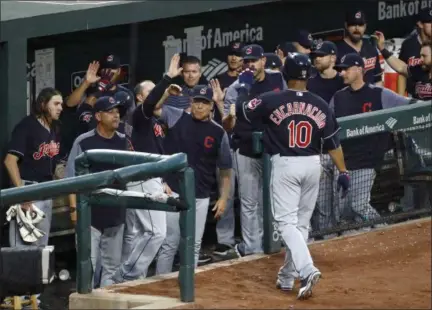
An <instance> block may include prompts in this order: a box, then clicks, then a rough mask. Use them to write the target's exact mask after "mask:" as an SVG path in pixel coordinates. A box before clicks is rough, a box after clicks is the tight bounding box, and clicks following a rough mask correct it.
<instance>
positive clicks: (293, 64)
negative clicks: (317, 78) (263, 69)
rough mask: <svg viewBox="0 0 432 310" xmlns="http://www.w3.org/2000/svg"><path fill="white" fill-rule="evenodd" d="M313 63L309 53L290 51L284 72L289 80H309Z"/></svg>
mask: <svg viewBox="0 0 432 310" xmlns="http://www.w3.org/2000/svg"><path fill="white" fill-rule="evenodd" d="M311 68H312V63H311V60H310V58H309V56H308V55H305V54H301V53H288V55H287V57H286V59H285V63H284V66H283V68H282V74H283V76H284V78H285V80H286V81H288V80H307V79H308V78H309V76H310V73H311Z"/></svg>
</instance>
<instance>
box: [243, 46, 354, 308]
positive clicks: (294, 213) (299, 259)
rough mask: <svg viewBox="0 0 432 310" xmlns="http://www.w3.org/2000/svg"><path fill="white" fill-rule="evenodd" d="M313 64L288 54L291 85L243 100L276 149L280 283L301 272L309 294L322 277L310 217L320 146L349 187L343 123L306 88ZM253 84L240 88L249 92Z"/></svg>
mask: <svg viewBox="0 0 432 310" xmlns="http://www.w3.org/2000/svg"><path fill="white" fill-rule="evenodd" d="M310 70H311V62H310V59H309V57H308V56H307V55H304V54H298V53H294V54H289V55H288V56H287V58H286V60H285V64H284V67H283V71H282V72H283V74H284V78H285V79H286V81H287V83H288V89H287V90H284V91H281V92H274V91H272V92H267V93H265V94H262V95H260V96H258V97H257V98H254V99H252V100H250V101H249V102H247V101H246V104H244V114H245V118H246V119H247V120H248V121H249V122H251V123H255V122H260V123H262V124H263V125H264V135H263V143H264V148H265V152H267V153H269V154H270V155H271V162H272V175H271V182H270V184H271V189H270V191H271V194H270V195H271V197H272V212H273V216H274V219H275V221H276V223H277V225H278V230H279V233H280V235H281V236H282V239H283V241H284V243H285V244H286V255H285V263H284V265H283V266H282V268H281V269H280V270H279V274H278V279H277V286H278V287H279V288H280V289H283V290H291V289H292V288H293V285H294V280H295V278H296V277H297V273H298V275H299V276H300V279H301V287H300V290H299V292H298V298H299V299H307V298H309V297H310V296H311V295H312V289H313V287H314V286H315V285H316V284H317V282H318V280H319V278H320V277H321V273H320V271H319V270H318V269H317V268H316V267H315V266H314V263H313V260H312V257H311V255H310V252H309V250H308V247H307V243H306V242H307V239H308V228H309V222H310V219H311V216H312V213H313V210H314V207H315V203H316V200H317V195H318V187H319V179H320V174H321V165H320V154H321V148H324V149H325V150H327V151H328V152H329V154H330V156H331V158H332V159H333V161H334V163H335V165H336V166H337V168H338V170H339V171H340V172H341V174H340V176H339V178H338V186H339V187H342V188H343V195H345V194H346V192H347V191H348V189H349V177H348V173H347V170H346V168H345V163H344V157H343V152H342V148H341V147H340V143H339V139H338V136H337V132H338V131H339V126H338V124H337V121H336V118H335V117H334V115H333V113H332V111H331V110H330V109H329V106H328V104H327V103H326V102H325V101H324V100H322V99H321V98H320V97H318V96H317V95H314V94H312V93H310V92H308V91H307V90H306V84H307V80H308V78H309V74H310ZM248 88H249V87H248V85H247V84H244V85H243V86H242V87H241V88H240V89H239V100H240V101H241V100H244V99H246V98H247V93H248Z"/></svg>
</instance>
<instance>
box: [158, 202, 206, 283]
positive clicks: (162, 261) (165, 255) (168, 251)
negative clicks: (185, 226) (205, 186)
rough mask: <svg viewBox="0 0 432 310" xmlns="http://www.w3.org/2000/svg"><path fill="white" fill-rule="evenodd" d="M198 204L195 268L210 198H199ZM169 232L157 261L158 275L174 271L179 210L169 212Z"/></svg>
mask: <svg viewBox="0 0 432 310" xmlns="http://www.w3.org/2000/svg"><path fill="white" fill-rule="evenodd" d="M195 204H196V226H195V268H196V267H197V266H198V258H199V252H200V249H201V239H202V237H203V234H204V229H205V224H206V220H207V213H208V208H209V204H210V198H197V199H196V200H195ZM166 221H167V234H166V238H165V240H164V242H163V243H162V246H161V248H160V250H159V255H158V258H157V262H156V275H160V274H165V273H170V272H172V268H173V263H174V256H175V254H176V252H177V249H178V246H179V243H180V223H179V221H180V214H179V213H178V212H167V215H166Z"/></svg>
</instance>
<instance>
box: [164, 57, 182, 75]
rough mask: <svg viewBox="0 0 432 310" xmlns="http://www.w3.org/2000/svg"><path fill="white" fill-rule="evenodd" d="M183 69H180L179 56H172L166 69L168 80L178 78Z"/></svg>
mask: <svg viewBox="0 0 432 310" xmlns="http://www.w3.org/2000/svg"><path fill="white" fill-rule="evenodd" d="M182 70H183V68H182V67H180V55H179V54H174V56H173V57H172V58H171V62H170V65H169V67H168V72H167V75H168V76H169V77H170V78H175V77H176V76H179V75H180V74H181V72H182Z"/></svg>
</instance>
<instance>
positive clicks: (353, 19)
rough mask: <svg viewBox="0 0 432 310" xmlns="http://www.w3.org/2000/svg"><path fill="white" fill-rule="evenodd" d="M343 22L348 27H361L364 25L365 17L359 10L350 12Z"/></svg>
mask: <svg viewBox="0 0 432 310" xmlns="http://www.w3.org/2000/svg"><path fill="white" fill-rule="evenodd" d="M345 22H346V23H347V25H348V26H356V25H359V26H362V25H365V24H366V15H365V14H364V12H363V11H361V10H350V11H348V12H347V13H346V15H345Z"/></svg>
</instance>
